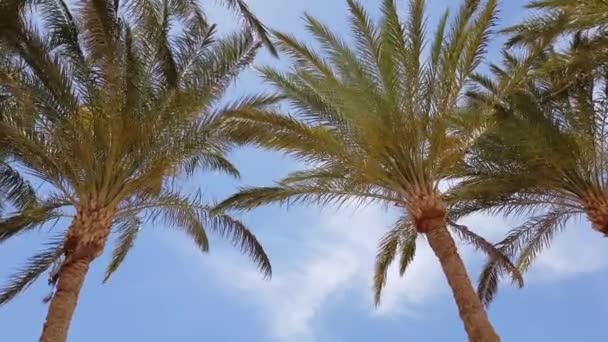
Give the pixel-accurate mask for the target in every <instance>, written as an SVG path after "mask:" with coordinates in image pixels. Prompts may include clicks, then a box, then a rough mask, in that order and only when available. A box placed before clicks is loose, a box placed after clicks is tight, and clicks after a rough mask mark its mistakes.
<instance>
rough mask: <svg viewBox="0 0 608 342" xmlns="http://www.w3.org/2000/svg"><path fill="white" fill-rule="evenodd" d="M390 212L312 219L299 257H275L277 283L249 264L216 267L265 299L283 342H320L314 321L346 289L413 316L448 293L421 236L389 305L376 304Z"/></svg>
mask: <svg viewBox="0 0 608 342" xmlns="http://www.w3.org/2000/svg"><path fill="white" fill-rule="evenodd" d="M388 216H389V215H388V214H387V213H386V212H385V211H383V210H381V209H380V208H377V207H373V206H372V207H367V208H361V209H357V210H349V209H346V210H341V211H340V212H337V213H327V212H324V213H323V214H322V215H321V216H320V218H319V221H318V222H311V223H308V222H307V226H309V230H310V235H309V236H307V237H306V238H305V241H298V243H297V244H294V245H291V246H290V247H289V253H290V254H295V255H298V257H296V258H293V257H290V258H289V260H288V261H286V260H281V259H279V258H275V259H274V267H275V272H274V277H273V279H272V281H270V282H267V281H263V280H260V277H259V275H258V274H257V273H256V271H255V270H254V269H252V268H250V267H248V265H243V264H242V263H230V264H229V265H226V264H225V263H224V262H222V264H221V265H217V264H216V266H217V268H216V269H217V272H219V273H220V275H221V276H222V275H223V276H224V279H225V280H226V282H227V283H229V284H232V285H233V286H234V287H236V288H238V289H240V290H242V291H244V292H245V293H246V294H247V297H249V298H251V297H252V295H253V296H255V297H256V298H258V299H257V302H258V303H259V305H260V309H261V310H262V311H263V313H264V317H268V324H269V326H270V329H271V332H272V335H273V337H274V338H275V339H276V340H278V341H290V342H293V341H297V342H302V341H314V339H315V334H313V327H314V320H315V318H316V317H317V315H318V314H319V313H320V312H321V311H322V310H323V309H324V308H325V307H326V305H328V302H329V301H330V300H331V299H334V298H336V297H338V296H339V295H340V294H342V293H345V291H347V290H354V291H355V293H357V294H358V296H357V297H356V298H355V299H353V301H351V302H350V303H352V304H353V305H356V306H362V307H369V308H370V314H372V315H376V316H386V315H394V314H398V313H406V314H410V315H414V314H416V310H415V308H416V307H417V306H418V305H419V304H421V303H422V302H424V301H426V300H428V299H429V298H431V297H433V296H436V295H438V294H440V293H442V292H445V290H446V288H447V287H446V286H445V282H444V281H443V275H442V274H441V270H440V267H439V265H438V264H437V262H436V260H435V257H434V256H433V254H432V252H431V251H430V249H428V247H427V246H426V243H425V242H424V241H421V243H420V247H419V249H418V253H417V256H416V259H415V261H414V262H413V263H412V265H411V267H410V269H409V270H408V272H407V274H406V276H405V277H404V278H403V279H402V278H400V277H399V275H398V272H397V270H396V269H392V270H391V274H390V279H389V281H388V284H387V287H386V289H385V292H384V296H383V302H382V305H381V307H380V308H379V309H377V310H376V309H373V307H372V291H371V287H372V274H373V263H374V259H375V254H376V246H377V243H378V241H379V240H380V238H381V236H382V234H383V233H384V232H385V228H386V226H387V225H388V224H390V221H389V220H388V219H387V218H388ZM270 248H272V246H270ZM277 252H282V253H286V251H285V250H282V251H277ZM282 253H281V254H282ZM275 254H279V253H275ZM224 260H226V259H224Z"/></svg>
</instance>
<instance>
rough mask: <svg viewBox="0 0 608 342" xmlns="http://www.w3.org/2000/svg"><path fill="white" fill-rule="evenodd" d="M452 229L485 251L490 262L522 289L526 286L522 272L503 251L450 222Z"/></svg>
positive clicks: (462, 238)
mask: <svg viewBox="0 0 608 342" xmlns="http://www.w3.org/2000/svg"><path fill="white" fill-rule="evenodd" d="M450 227H451V228H452V230H453V231H454V232H455V233H456V234H457V235H458V236H459V237H460V239H461V240H463V241H466V242H467V243H469V244H470V245H471V246H473V247H474V248H475V249H478V250H480V251H483V252H484V253H485V254H486V255H487V256H488V257H489V258H490V260H491V261H490V262H492V263H494V264H495V265H496V266H497V267H500V268H501V269H502V270H505V272H508V273H509V274H511V276H512V279H513V282H514V283H516V284H517V285H518V286H519V287H520V288H521V287H523V286H524V279H523V276H522V275H521V272H520V270H519V269H518V268H517V267H515V265H513V263H512V262H511V260H509V258H508V257H506V256H505V254H504V251H503V250H501V249H500V248H497V247H495V246H494V245H493V244H492V243H490V242H489V241H488V240H486V239H484V238H483V237H481V236H479V235H478V234H476V233H475V232H473V231H471V230H470V229H469V228H468V227H467V226H464V225H462V224H458V223H456V222H450Z"/></svg>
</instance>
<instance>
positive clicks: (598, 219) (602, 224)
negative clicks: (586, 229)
mask: <svg viewBox="0 0 608 342" xmlns="http://www.w3.org/2000/svg"><path fill="white" fill-rule="evenodd" d="M585 212H586V213H587V218H588V219H589V222H591V226H592V227H593V229H595V230H597V231H598V232H600V233H602V234H604V236H608V200H588V201H586V203H585Z"/></svg>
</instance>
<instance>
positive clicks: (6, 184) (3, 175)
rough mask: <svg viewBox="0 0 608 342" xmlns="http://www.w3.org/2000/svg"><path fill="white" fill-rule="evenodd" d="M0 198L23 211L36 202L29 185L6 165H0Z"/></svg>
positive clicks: (34, 194)
mask: <svg viewBox="0 0 608 342" xmlns="http://www.w3.org/2000/svg"><path fill="white" fill-rule="evenodd" d="M0 197H1V198H3V199H4V200H6V201H8V202H9V203H10V204H11V205H13V206H15V207H16V208H17V209H25V208H28V207H30V206H32V205H34V204H35V203H36V201H37V199H36V193H35V191H34V189H33V188H32V186H31V184H30V183H29V182H28V181H26V180H24V179H23V177H22V176H21V174H20V173H19V172H18V171H17V170H15V169H14V168H12V167H11V166H10V165H9V164H7V163H1V164H0Z"/></svg>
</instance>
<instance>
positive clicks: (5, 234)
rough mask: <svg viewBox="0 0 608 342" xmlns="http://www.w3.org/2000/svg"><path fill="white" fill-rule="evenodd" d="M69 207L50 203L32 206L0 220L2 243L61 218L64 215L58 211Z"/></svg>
mask: <svg viewBox="0 0 608 342" xmlns="http://www.w3.org/2000/svg"><path fill="white" fill-rule="evenodd" d="M67 205H69V203H68V202H58V201H49V202H48V203H41V204H40V205H37V206H30V207H28V208H26V209H23V210H20V211H18V212H17V213H16V214H14V215H10V216H7V217H4V218H2V219H1V220H0V242H2V241H6V240H8V239H10V238H11V237H13V236H15V235H17V234H21V233H25V232H28V231H31V230H33V229H36V228H39V227H41V226H43V225H44V224H46V223H47V222H49V221H52V220H57V219H59V218H61V217H62V216H63V215H62V214H61V213H60V212H58V211H57V209H59V208H61V207H64V206H67Z"/></svg>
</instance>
